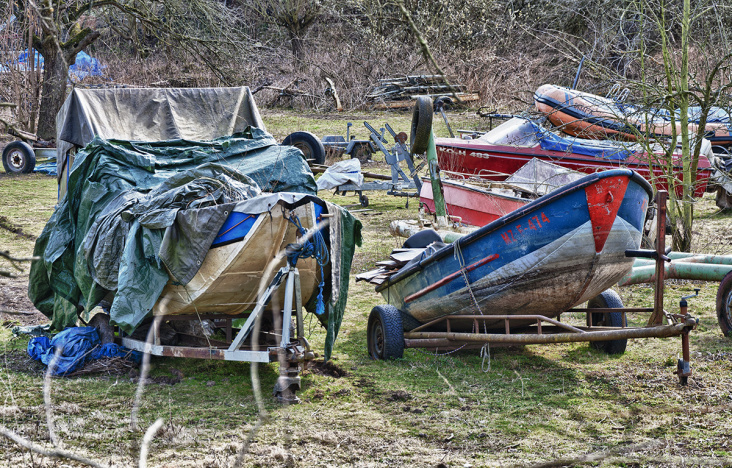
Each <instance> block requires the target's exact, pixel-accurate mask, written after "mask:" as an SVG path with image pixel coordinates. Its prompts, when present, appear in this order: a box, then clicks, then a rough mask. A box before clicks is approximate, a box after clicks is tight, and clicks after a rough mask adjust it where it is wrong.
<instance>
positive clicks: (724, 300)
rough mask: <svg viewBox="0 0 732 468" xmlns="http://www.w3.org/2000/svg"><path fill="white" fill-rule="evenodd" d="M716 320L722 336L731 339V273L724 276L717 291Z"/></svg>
mask: <svg viewBox="0 0 732 468" xmlns="http://www.w3.org/2000/svg"><path fill="white" fill-rule="evenodd" d="M717 320H719V328H721V329H722V334H723V335H724V336H726V337H728V338H732V271H730V272H729V273H727V274H726V275H724V278H722V281H721V282H720V283H719V289H718V290H717Z"/></svg>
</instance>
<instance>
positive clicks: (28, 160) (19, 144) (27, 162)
mask: <svg viewBox="0 0 732 468" xmlns="http://www.w3.org/2000/svg"><path fill="white" fill-rule="evenodd" d="M3 167H4V168H5V172H7V173H13V174H30V173H31V172H33V169H34V168H35V167H36V153H35V152H34V151H33V148H31V146H30V145H29V144H28V143H26V142H24V141H14V142H12V143H8V145H7V146H6V147H5V149H4V150H3Z"/></svg>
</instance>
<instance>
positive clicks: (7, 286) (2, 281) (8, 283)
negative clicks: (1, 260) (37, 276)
mask: <svg viewBox="0 0 732 468" xmlns="http://www.w3.org/2000/svg"><path fill="white" fill-rule="evenodd" d="M0 322H3V323H4V322H17V325H39V324H41V323H46V322H48V317H46V316H45V315H43V314H42V313H41V312H39V311H38V309H36V308H35V306H34V305H33V303H32V302H31V301H30V299H28V277H27V276H20V277H17V278H3V277H0Z"/></svg>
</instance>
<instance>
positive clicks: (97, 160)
mask: <svg viewBox="0 0 732 468" xmlns="http://www.w3.org/2000/svg"><path fill="white" fill-rule="evenodd" d="M263 190H264V191H267V192H278V194H279V196H278V195H277V194H276V195H274V197H275V198H278V200H273V199H272V198H271V197H272V195H270V196H266V195H261V191H263ZM315 193H316V186H315V180H314V178H313V175H312V172H310V170H309V168H308V166H307V163H306V162H305V160H304V159H303V157H302V155H301V153H300V151H299V150H297V149H296V148H294V147H289V146H279V145H278V144H277V142H276V141H275V140H274V138H272V136H271V135H269V134H267V133H266V132H264V131H263V130H261V129H258V128H248V129H247V130H246V131H245V132H242V133H238V134H236V135H233V136H231V137H223V138H218V139H215V140H210V141H186V140H173V141H161V142H151V143H136V142H129V141H119V140H113V141H106V140H102V139H99V138H97V139H94V140H93V142H92V143H91V144H89V145H88V146H87V147H86V148H84V149H83V150H82V151H80V152H79V153H78V154H77V155H76V158H75V162H74V165H73V168H72V170H71V172H70V174H69V181H68V191H67V193H66V195H65V196H64V197H63V198H62V199H61V200H60V202H59V204H58V206H57V208H56V210H55V211H54V214H53V215H52V217H51V219H50V220H49V222H48V224H47V225H46V227H45V228H44V230H43V232H42V234H41V236H40V237H39V238H38V240H37V242H36V247H35V254H34V255H36V256H38V257H40V259H41V260H39V261H35V262H33V264H32V266H31V273H30V281H29V296H30V298H31V300H32V301H33V303H34V304H35V305H36V307H37V308H38V309H39V310H40V311H41V312H43V313H44V314H46V315H47V316H49V317H52V319H53V326H54V328H56V329H63V328H65V327H67V326H69V325H73V323H74V322H75V321H76V320H77V313H78V312H77V311H78V310H80V309H81V308H83V309H84V310H85V311H86V312H88V311H89V310H90V309H91V308H93V307H94V306H96V305H97V304H98V303H99V302H100V301H101V300H102V299H103V298H105V297H107V296H108V294H110V293H115V295H114V301H113V302H112V306H111V311H110V319H111V322H112V323H113V324H116V325H119V326H120V327H121V328H122V329H123V330H125V331H127V332H131V331H133V330H134V329H135V328H136V327H137V326H138V325H139V324H140V323H141V322H142V321H143V320H144V319H145V318H146V317H147V316H149V312H150V310H151V309H152V307H153V305H154V304H155V302H156V301H157V299H158V296H159V295H160V293H161V291H162V290H163V288H164V287H165V286H166V284H168V283H169V280H170V278H171V277H172V278H175V279H176V280H178V281H179V282H182V283H185V281H186V280H188V279H190V277H191V276H192V275H193V274H195V272H196V269H197V267H198V266H199V265H200V264H201V262H202V259H203V258H204V257H205V256H206V255H207V253H208V251H209V250H208V249H209V246H211V244H212V242H213V241H214V238H215V237H216V235H217V233H218V232H219V229H220V227H221V226H222V225H223V224H224V222H225V221H226V219H227V216H228V215H229V213H231V212H233V211H236V210H237V203H239V202H242V201H243V202H244V203H246V204H247V205H246V207H245V208H246V210H248V212H251V211H252V210H255V208H257V206H258V207H259V208H258V209H259V210H260V211H262V210H263V211H265V212H266V211H267V210H272V209H278V208H277V207H278V206H279V205H278V203H279V199H282V200H284V201H283V202H284V203H287V202H288V201H290V202H293V203H294V202H296V201H297V200H299V199H302V198H303V197H312V196H313V195H315ZM267 197H269V198H267ZM258 198H266V199H267V200H269V202H268V203H269V204H267V203H265V202H262V201H259V202H258V201H257V199H258ZM313 198H314V197H313ZM264 205H267V206H264ZM341 224H342V225H343V226H345V227H346V229H343V235H342V238H341V239H339V240H338V241H339V248H340V256H339V265H338V271H340V273H341V275H340V276H339V277H338V278H337V281H338V283H337V284H336V282H335V281H334V285H336V286H337V287H334V288H333V290H336V289H337V290H338V292H337V295H335V296H336V297H334V298H333V301H330V302H329V303H328V304H329V305H330V308H331V311H330V313H329V314H328V317H329V318H328V321H327V323H325V324H324V325H326V326H327V327H328V332H329V333H328V335H329V337H331V336H332V339H333V340H334V339H335V334H337V331H338V326H339V323H340V318H342V312H343V310H342V309H344V308H345V297H346V294H347V285H348V279H347V278H348V271H349V270H350V262H351V258H352V256H353V249H354V245H355V243H356V242H358V243H360V223H359V222H358V221H357V220H355V219H354V218H353V217H352V216H351V215H350V214H348V213H347V212H346V211H345V210H344V211H343V212H342V213H341ZM202 226H203V227H205V229H201V227H202ZM169 275H170V276H169ZM343 275H345V287H344V282H343ZM339 308H340V310H339ZM333 321H337V322H338V323H331V322H333ZM331 331H333V332H334V333H331ZM330 345H331V346H332V340H331V341H330ZM326 349H327V346H326Z"/></svg>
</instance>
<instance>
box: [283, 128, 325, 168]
mask: <svg viewBox="0 0 732 468" xmlns="http://www.w3.org/2000/svg"><path fill="white" fill-rule="evenodd" d="M282 144H283V145H290V146H294V147H295V148H297V149H299V150H300V151H302V154H303V156H304V157H305V160H306V161H307V160H314V162H315V163H316V164H323V163H325V147H324V146H323V142H322V141H320V138H318V137H317V136H315V135H313V134H312V133H310V132H294V133H290V134H289V135H287V136H286V137H285V139H284V140H282Z"/></svg>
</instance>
